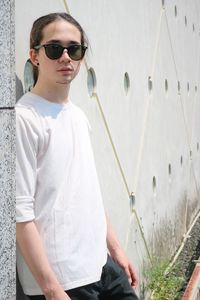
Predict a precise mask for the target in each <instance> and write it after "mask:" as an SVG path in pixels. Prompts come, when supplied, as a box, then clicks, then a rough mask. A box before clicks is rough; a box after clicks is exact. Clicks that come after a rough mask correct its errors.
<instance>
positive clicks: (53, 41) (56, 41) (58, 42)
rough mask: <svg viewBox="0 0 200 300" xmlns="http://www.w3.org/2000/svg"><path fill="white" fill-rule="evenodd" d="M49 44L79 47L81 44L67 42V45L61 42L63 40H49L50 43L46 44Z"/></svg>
mask: <svg viewBox="0 0 200 300" xmlns="http://www.w3.org/2000/svg"><path fill="white" fill-rule="evenodd" d="M46 43H47V44H67V45H74V44H75V45H77V44H78V45H79V44H80V43H79V42H77V41H69V42H67V43H63V41H61V40H49V41H47V42H46Z"/></svg>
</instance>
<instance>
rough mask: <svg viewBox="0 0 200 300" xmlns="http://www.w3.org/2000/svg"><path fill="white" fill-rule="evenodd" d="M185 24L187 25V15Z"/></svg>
mask: <svg viewBox="0 0 200 300" xmlns="http://www.w3.org/2000/svg"><path fill="white" fill-rule="evenodd" d="M185 26H187V17H186V16H185Z"/></svg>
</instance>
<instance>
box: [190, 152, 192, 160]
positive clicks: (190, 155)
mask: <svg viewBox="0 0 200 300" xmlns="http://www.w3.org/2000/svg"><path fill="white" fill-rule="evenodd" d="M190 159H192V150H190Z"/></svg>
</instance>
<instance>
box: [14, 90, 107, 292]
mask: <svg viewBox="0 0 200 300" xmlns="http://www.w3.org/2000/svg"><path fill="white" fill-rule="evenodd" d="M89 129H90V125H89V123H88V120H87V118H86V116H85V114H84V113H83V112H82V111H81V110H80V108H78V107H77V106H76V105H74V104H73V103H72V102H70V101H69V102H68V103H67V104H57V103H52V102H50V101H48V100H46V99H44V98H42V97H39V96H36V95H34V94H33V93H27V94H25V95H24V96H23V97H22V98H21V99H20V100H19V101H18V103H17V104H16V130H17V133H16V142H17V162H16V219H17V222H25V221H30V220H34V222H35V224H36V227H37V229H38V231H39V234H40V236H41V239H42V242H43V245H44V248H45V252H46V255H47V257H48V260H49V262H50V265H51V267H52V269H53V270H54V272H55V274H56V276H57V278H58V280H59V282H60V284H61V285H62V287H63V289H65V290H68V289H72V288H75V287H79V286H83V285H86V284H89V283H92V282H96V281H98V280H99V279H100V277H101V272H102V267H103V265H104V264H105V263H106V258H107V247H106V218H105V212H104V208H103V202H102V196H101V191H100V187H99V182H98V177H97V173H96V168H95V162H94V157H93V152H92V147H91V141H90V136H89ZM17 268H18V273H19V279H20V282H21V285H22V287H23V290H24V293H25V294H28V295H37V294H42V291H41V289H40V287H39V286H38V284H37V282H36V281H35V279H34V278H33V276H32V274H31V272H30V271H29V269H28V267H27V265H26V263H25V261H24V259H23V257H22V255H21V254H20V251H19V250H18V249H17Z"/></svg>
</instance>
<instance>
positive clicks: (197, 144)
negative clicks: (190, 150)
mask: <svg viewBox="0 0 200 300" xmlns="http://www.w3.org/2000/svg"><path fill="white" fill-rule="evenodd" d="M197 151H199V142H197Z"/></svg>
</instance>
